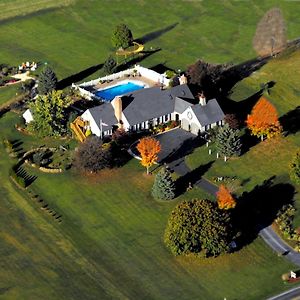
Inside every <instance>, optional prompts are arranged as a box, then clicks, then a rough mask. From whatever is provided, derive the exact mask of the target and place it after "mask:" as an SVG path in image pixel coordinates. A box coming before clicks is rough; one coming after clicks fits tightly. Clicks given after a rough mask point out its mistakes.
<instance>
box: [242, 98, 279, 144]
mask: <svg viewBox="0 0 300 300" xmlns="http://www.w3.org/2000/svg"><path fill="white" fill-rule="evenodd" d="M246 124H247V127H248V129H249V130H250V131H251V134H252V135H256V136H257V137H260V138H261V139H262V140H263V139H264V136H266V137H267V138H272V137H274V136H277V135H279V134H280V133H281V131H282V127H281V125H280V123H279V121H278V114H277V111H276V108H275V107H274V106H273V105H272V104H271V103H270V102H269V101H268V100H267V99H266V98H264V97H261V98H260V99H259V100H258V102H257V103H256V104H255V105H254V107H253V109H252V111H251V114H250V115H248V117H247V120H246Z"/></svg>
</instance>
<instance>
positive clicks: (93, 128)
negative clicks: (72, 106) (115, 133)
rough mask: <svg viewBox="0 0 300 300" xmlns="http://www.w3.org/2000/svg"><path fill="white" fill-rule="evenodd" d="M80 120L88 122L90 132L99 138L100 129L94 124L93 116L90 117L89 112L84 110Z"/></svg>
mask: <svg viewBox="0 0 300 300" xmlns="http://www.w3.org/2000/svg"><path fill="white" fill-rule="evenodd" d="M81 118H82V119H83V120H85V121H89V122H90V127H91V131H92V133H93V134H95V135H97V136H100V128H99V125H97V123H96V122H95V120H94V118H93V116H92V115H91V113H90V111H89V110H86V111H85V112H84V113H83V114H82V115H81Z"/></svg>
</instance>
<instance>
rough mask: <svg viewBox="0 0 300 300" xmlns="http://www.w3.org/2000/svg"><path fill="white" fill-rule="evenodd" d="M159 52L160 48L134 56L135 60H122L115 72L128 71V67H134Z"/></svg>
mask: <svg viewBox="0 0 300 300" xmlns="http://www.w3.org/2000/svg"><path fill="white" fill-rule="evenodd" d="M159 51H161V49H160V48H158V49H154V50H150V51H143V52H140V53H139V55H138V56H136V57H135V58H133V59H131V60H129V61H127V60H124V61H123V62H122V63H120V64H119V65H118V66H117V68H116V71H115V72H120V71H124V70H127V69H129V68H130V67H132V66H134V65H135V64H137V63H139V62H141V61H143V60H144V59H146V58H147V57H149V56H151V55H153V54H155V53H157V52H159Z"/></svg>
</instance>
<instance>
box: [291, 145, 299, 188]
mask: <svg viewBox="0 0 300 300" xmlns="http://www.w3.org/2000/svg"><path fill="white" fill-rule="evenodd" d="M290 177H291V180H293V181H294V182H295V183H297V184H300V149H299V150H298V151H297V152H296V154H295V156H294V157H293V160H292V161H291V163H290Z"/></svg>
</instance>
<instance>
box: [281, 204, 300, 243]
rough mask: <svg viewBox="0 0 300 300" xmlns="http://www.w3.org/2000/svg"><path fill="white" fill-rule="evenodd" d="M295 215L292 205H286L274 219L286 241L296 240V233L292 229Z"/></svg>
mask: <svg viewBox="0 0 300 300" xmlns="http://www.w3.org/2000/svg"><path fill="white" fill-rule="evenodd" d="M295 213H296V209H295V207H294V206H293V205H292V204H287V205H284V206H283V207H282V208H281V209H280V210H279V211H278V213H277V218H276V219H275V222H276V223H277V225H278V227H279V229H280V230H281V231H282V233H283V235H284V236H285V237H286V238H287V239H295V238H296V239H297V233H296V232H295V231H294V227H293V220H294V217H295ZM298 236H299V235H298Z"/></svg>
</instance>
